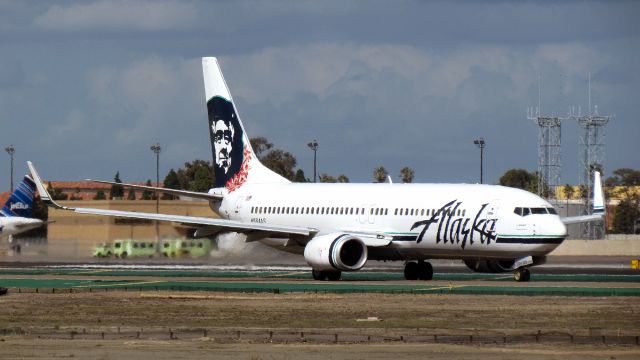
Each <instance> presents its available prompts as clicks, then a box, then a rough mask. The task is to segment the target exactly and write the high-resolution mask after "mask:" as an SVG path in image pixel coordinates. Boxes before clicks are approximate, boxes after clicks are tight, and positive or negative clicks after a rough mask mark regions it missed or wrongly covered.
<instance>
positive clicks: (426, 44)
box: [0, 1, 640, 189]
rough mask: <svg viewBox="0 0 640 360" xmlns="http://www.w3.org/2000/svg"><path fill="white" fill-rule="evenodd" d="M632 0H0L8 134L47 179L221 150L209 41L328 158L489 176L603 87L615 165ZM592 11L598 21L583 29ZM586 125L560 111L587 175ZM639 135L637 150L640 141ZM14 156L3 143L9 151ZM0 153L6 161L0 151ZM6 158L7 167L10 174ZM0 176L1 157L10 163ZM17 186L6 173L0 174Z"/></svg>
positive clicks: (627, 76)
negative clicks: (542, 128) (543, 120)
mask: <svg viewBox="0 0 640 360" xmlns="http://www.w3.org/2000/svg"><path fill="white" fill-rule="evenodd" d="M639 9H640V5H639V4H638V3H637V2H629V1H619V2H607V1H602V2H598V1H594V2H581V1H577V2H562V3H558V4H556V3H553V2H547V1H540V2H535V1H534V2H495V1H480V2H476V1H473V2H455V3H449V2H422V1H404V2H397V3H394V6H389V3H388V2H386V1H368V2H366V6H364V5H363V3H361V2H352V1H344V2H343V1H341V2H338V1H336V2H333V1H329V2H315V1H308V2H306V1H305V2H277V1H276V2H263V1H257V2H256V1H239V2H226V1H223V2H197V1H194V2H172V1H163V2H150V1H143V2H127V1H111V2H108V1H97V2H73V1H72V2H64V3H53V4H51V3H48V2H2V3H0V39H1V40H2V41H0V53H2V54H3V56H2V59H0V144H2V145H4V146H6V145H7V144H9V143H13V144H14V145H15V146H16V149H17V152H16V165H17V166H18V167H19V170H16V172H17V173H20V172H21V171H26V168H25V167H24V161H26V160H33V161H36V164H37V165H38V166H39V167H40V168H41V169H40V170H41V172H42V173H43V174H45V176H47V177H49V178H51V179H61V180H76V179H82V178H85V177H93V178H105V179H109V178H112V177H113V175H114V174H115V172H116V171H117V170H120V171H121V174H122V176H123V179H124V180H131V181H143V180H146V179H148V178H151V177H153V176H154V175H155V158H154V156H153V154H152V153H151V151H150V150H149V145H151V144H153V143H155V142H156V141H159V142H160V143H161V145H162V146H163V152H162V154H161V172H166V171H168V169H169V168H171V167H174V168H176V167H179V166H182V164H183V163H184V162H185V161H190V160H192V159H195V158H201V159H207V160H208V159H210V157H211V154H210V150H209V149H210V147H209V144H208V141H209V140H208V136H207V130H206V113H205V111H206V110H205V106H204V101H203V100H204V99H203V98H204V95H203V90H202V87H203V85H202V78H201V76H202V75H201V69H200V60H199V58H200V57H201V56H218V57H219V58H220V59H221V64H222V67H223V70H224V73H225V76H226V79H227V82H228V83H229V86H230V88H231V91H232V94H233V95H234V99H235V100H236V102H237V103H238V105H239V111H240V115H241V116H242V118H243V120H244V122H245V125H246V127H247V131H248V132H249V134H250V135H251V136H257V135H264V136H267V137H268V138H269V139H270V140H272V141H273V142H274V143H275V144H276V146H278V147H281V148H284V149H286V150H288V151H291V152H292V153H293V154H294V155H295V156H296V157H297V158H298V160H299V161H298V162H299V165H300V166H302V167H303V168H304V169H305V171H306V172H307V174H309V173H310V172H311V163H312V153H311V152H310V151H309V150H308V149H307V147H306V142H308V141H309V140H311V139H313V138H317V139H318V140H319V141H320V151H319V153H318V156H319V168H320V171H322V172H328V173H330V174H340V173H345V174H347V175H348V176H349V177H351V179H352V180H358V181H370V179H371V172H372V169H373V167H375V166H378V165H384V166H386V167H387V168H388V169H389V170H390V172H391V173H392V174H393V175H396V173H397V172H398V170H399V169H400V168H401V167H402V166H406V165H407V166H412V167H414V168H415V169H416V180H419V181H466V182H474V181H476V180H477V177H478V169H477V167H478V155H479V154H478V151H477V149H476V148H475V147H474V146H473V144H472V140H473V139H474V138H475V137H478V136H484V137H485V138H486V139H487V142H488V146H487V148H486V156H487V157H486V163H485V166H486V172H485V174H486V176H487V178H488V179H489V181H497V178H498V177H499V176H500V175H501V174H502V172H504V171H505V170H506V169H508V168H512V167H523V168H527V169H530V170H534V169H535V167H536V153H537V149H536V137H537V129H536V127H535V125H534V124H533V123H532V122H531V121H529V120H527V119H526V113H525V109H526V107H527V106H531V105H535V104H537V97H538V95H537V94H538V88H537V86H538V75H541V76H542V85H543V94H542V104H543V111H544V112H545V113H550V114H557V115H564V114H566V112H567V109H568V107H569V106H570V105H581V106H582V108H583V109H585V108H586V103H587V99H586V77H587V73H589V72H590V73H592V87H593V88H592V98H593V103H594V104H598V105H599V110H600V113H603V114H609V113H614V114H616V119H615V120H614V121H612V122H611V124H610V125H609V126H608V128H607V135H608V147H607V154H608V155H607V158H608V160H607V169H608V170H609V171H610V170H612V169H615V168H619V167H623V166H624V167H635V168H640V160H638V157H637V156H634V155H633V154H635V153H637V151H629V146H632V147H633V145H630V144H635V142H636V141H635V137H636V135H635V134H637V133H638V132H640V122H638V121H636V120H637V118H638V109H637V108H636V105H635V104H636V99H635V97H636V96H635V95H636V94H638V92H639V91H640V84H639V82H638V80H640V72H639V70H638V67H637V59H638V56H639V54H640V46H639V45H638V44H640V27H638V26H637V25H636V21H635V20H634V19H635V18H637V17H638V15H640V11H639ZM585 24H590V26H589V27H588V28H587V27H585ZM578 135H579V129H578V128H577V125H576V124H575V122H574V121H572V120H568V121H567V122H565V126H564V128H563V143H564V147H563V162H564V164H565V167H564V169H563V177H564V180H563V181H565V182H574V181H576V180H577V173H578V170H577V167H578V159H577V148H578V145H577V144H578ZM633 150H635V149H633ZM5 155H6V154H5ZM0 165H1V164H0ZM4 173H5V172H2V174H4ZM0 175H1V174H0ZM7 187H8V179H7V176H0V189H6V188H7Z"/></svg>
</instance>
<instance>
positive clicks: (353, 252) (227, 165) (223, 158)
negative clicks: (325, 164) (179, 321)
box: [29, 58, 603, 281]
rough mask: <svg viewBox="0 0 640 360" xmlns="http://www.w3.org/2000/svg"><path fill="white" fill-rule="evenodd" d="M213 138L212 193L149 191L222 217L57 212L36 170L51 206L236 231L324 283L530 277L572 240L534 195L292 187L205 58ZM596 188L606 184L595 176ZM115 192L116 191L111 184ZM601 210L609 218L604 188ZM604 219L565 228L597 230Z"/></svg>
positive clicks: (214, 64) (444, 187)
mask: <svg viewBox="0 0 640 360" xmlns="http://www.w3.org/2000/svg"><path fill="white" fill-rule="evenodd" d="M202 65H203V73H204V85H205V96H206V104H207V111H208V120H209V121H208V131H209V136H210V140H211V150H212V153H213V167H214V172H215V185H214V188H212V189H211V190H210V191H209V192H208V193H197V192H190V191H182V190H171V189H156V188H152V187H145V186H136V185H128V184H123V186H125V187H126V186H128V187H133V188H139V189H150V190H154V191H161V192H166V193H170V194H174V195H181V196H190V197H195V198H202V199H207V200H208V201H209V202H210V206H211V208H212V210H213V211H215V212H216V213H218V214H219V215H220V217H221V218H219V219H214V218H204V217H191V216H177V215H166V214H151V213H137V212H126V211H116V210H100V209H87V208H72V207H66V206H61V205H59V204H57V203H55V202H54V201H53V200H52V199H51V197H50V196H49V195H48V193H47V192H46V189H45V188H44V186H43V184H42V180H41V179H40V177H39V175H38V173H37V172H36V170H35V168H34V167H33V165H32V164H31V163H29V167H30V169H31V173H32V175H33V177H34V179H35V180H36V184H37V186H38V190H39V191H40V195H41V197H42V199H43V200H44V201H45V202H46V203H47V204H48V205H50V206H54V207H57V208H60V209H65V210H70V211H75V212H77V213H80V214H98V215H106V216H115V217H126V218H141V219H150V220H160V221H173V222H177V223H182V224H184V225H187V226H191V227H194V228H196V229H197V230H196V232H195V235H196V236H214V235H217V234H221V233H228V232H236V233H242V234H245V235H246V238H245V241H261V242H263V243H264V244H267V245H269V246H272V247H275V248H277V249H280V250H283V251H287V252H292V253H297V254H301V255H303V256H304V258H305V260H306V261H307V263H308V264H309V265H310V267H311V268H312V274H313V278H314V279H316V280H325V279H330V280H337V279H339V278H340V276H341V272H342V271H357V270H360V269H362V268H363V267H364V266H365V264H366V263H367V261H368V260H397V261H405V263H406V264H405V270H404V274H405V278H406V279H409V280H412V279H423V280H429V279H431V278H432V276H433V268H432V266H431V264H430V263H429V262H428V260H430V259H441V258H444V259H460V260H463V261H464V262H465V263H466V265H467V266H468V267H469V268H471V269H472V270H474V271H488V272H505V271H513V272H514V274H515V279H516V280H518V281H527V280H529V270H528V268H529V267H530V266H533V265H537V264H541V263H543V262H544V260H545V256H546V255H547V254H548V253H549V252H551V251H552V250H553V249H555V248H556V247H557V246H558V245H559V244H560V243H562V241H563V240H564V239H565V237H566V236H567V230H566V227H565V224H564V223H563V220H562V219H561V218H560V217H559V216H558V214H557V213H556V211H555V210H554V208H553V206H552V205H551V204H550V203H549V202H547V201H545V200H544V199H542V198H540V197H539V196H536V195H534V194H532V193H529V192H527V191H523V190H519V189H514V188H508V187H503V186H495V185H478V184H475V185H473V184H386V183H385V184H353V183H351V184H350V183H343V184H326V183H323V184H315V183H292V182H290V181H289V180H287V179H285V178H283V177H282V176H280V175H278V174H276V173H275V172H273V171H271V170H269V169H268V168H266V167H265V166H264V165H263V164H262V163H260V161H259V160H258V158H257V157H256V155H255V153H254V151H253V149H252V148H251V144H250V143H249V137H248V135H247V133H246V131H245V128H244V126H243V125H242V122H241V121H240V118H239V116H238V112H237V109H236V107H235V105H234V102H233V99H232V97H231V94H230V92H229V89H228V87H227V84H226V82H225V80H224V78H223V76H222V71H221V70H220V66H219V64H218V60H217V59H216V58H203V59H202ZM595 176H596V181H599V175H598V174H597V173H596V175H595ZM105 183H110V182H105ZM595 205H596V206H597V208H598V209H599V210H602V209H603V199H602V194H601V192H599V187H596V192H595ZM601 216H602V215H601V214H596V215H589V216H583V217H576V218H570V219H565V222H577V221H590V220H594V219H599V218H601Z"/></svg>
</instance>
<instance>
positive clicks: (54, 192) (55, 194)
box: [47, 181, 69, 200]
mask: <svg viewBox="0 0 640 360" xmlns="http://www.w3.org/2000/svg"><path fill="white" fill-rule="evenodd" d="M47 191H48V192H49V194H50V195H51V198H52V199H53V200H67V199H68V198H69V195H67V194H65V193H64V192H62V190H60V189H56V188H54V187H53V185H51V181H49V183H47Z"/></svg>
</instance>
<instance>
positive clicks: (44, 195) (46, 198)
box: [27, 161, 69, 210]
mask: <svg viewBox="0 0 640 360" xmlns="http://www.w3.org/2000/svg"><path fill="white" fill-rule="evenodd" d="M27 166H29V171H30V172H31V176H32V177H33V181H34V182H35V183H36V188H38V192H39V193H40V199H41V200H42V202H44V203H45V204H46V205H47V206H52V207H54V208H57V209H65V210H68V209H69V208H68V207H66V206H62V205H60V204H58V203H57V202H55V201H53V198H52V197H51V195H49V192H48V191H47V189H46V188H45V187H44V184H43V183H42V179H41V178H40V175H39V174H38V171H37V170H36V167H35V166H33V163H32V162H31V161H27Z"/></svg>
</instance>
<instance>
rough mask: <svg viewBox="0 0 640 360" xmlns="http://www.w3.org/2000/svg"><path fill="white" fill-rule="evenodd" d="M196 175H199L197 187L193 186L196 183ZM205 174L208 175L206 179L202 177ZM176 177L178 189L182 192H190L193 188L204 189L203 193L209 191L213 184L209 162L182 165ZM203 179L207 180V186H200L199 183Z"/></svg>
mask: <svg viewBox="0 0 640 360" xmlns="http://www.w3.org/2000/svg"><path fill="white" fill-rule="evenodd" d="M196 173H200V175H199V179H198V181H199V182H200V184H198V185H197V186H196V185H195V184H193V183H194V182H195V181H196ZM205 173H208V175H207V176H206V177H205V176H204V174H205ZM177 175H178V182H179V184H180V185H179V186H178V188H179V189H182V190H192V189H194V188H206V189H205V190H204V191H209V189H210V188H211V186H213V184H214V181H213V180H214V178H213V168H212V167H211V165H210V164H209V162H208V161H205V160H193V161H191V162H186V163H184V167H183V168H181V169H178V171H177ZM205 179H209V180H208V184H207V185H206V186H202V184H201V183H202V182H203V181H205ZM192 191H195V190H192Z"/></svg>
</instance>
